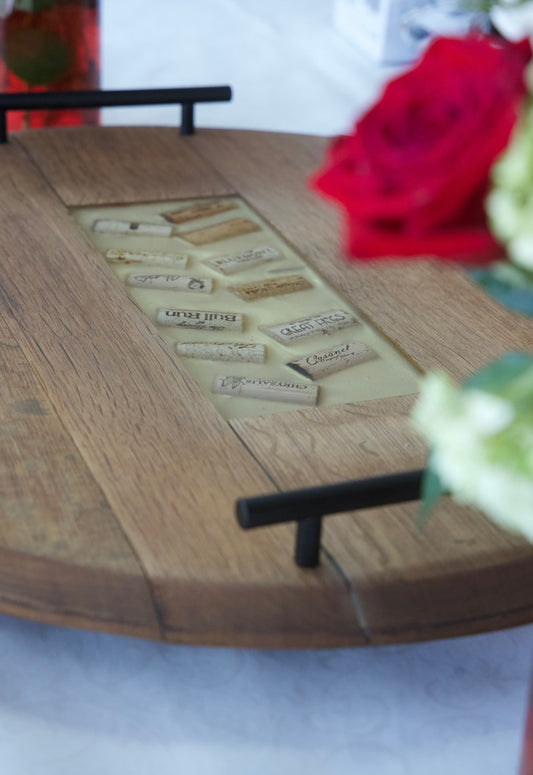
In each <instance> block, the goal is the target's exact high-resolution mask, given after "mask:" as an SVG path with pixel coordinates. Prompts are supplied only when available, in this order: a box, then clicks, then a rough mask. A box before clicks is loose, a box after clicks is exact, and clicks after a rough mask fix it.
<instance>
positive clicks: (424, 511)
mask: <svg viewBox="0 0 533 775" xmlns="http://www.w3.org/2000/svg"><path fill="white" fill-rule="evenodd" d="M443 493H444V487H443V486H442V482H441V480H440V478H439V475H438V474H437V473H436V471H435V470H434V469H433V468H432V466H431V460H430V461H429V464H428V467H427V468H426V470H425V472H424V476H423V477H422V488H421V497H420V501H421V503H420V508H419V511H418V516H417V520H416V523H417V525H418V527H419V528H423V527H424V526H425V525H426V523H427V522H428V520H429V518H430V516H431V513H432V511H433V509H434V508H435V506H436V504H437V501H438V500H439V498H440V497H441V495H443Z"/></svg>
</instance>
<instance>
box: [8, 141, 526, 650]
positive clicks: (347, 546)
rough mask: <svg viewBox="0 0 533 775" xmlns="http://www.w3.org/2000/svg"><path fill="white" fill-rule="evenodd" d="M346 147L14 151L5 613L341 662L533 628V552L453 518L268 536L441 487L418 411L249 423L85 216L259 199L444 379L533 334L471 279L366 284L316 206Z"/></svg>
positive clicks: (382, 521) (320, 414)
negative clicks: (307, 518)
mask: <svg viewBox="0 0 533 775" xmlns="http://www.w3.org/2000/svg"><path fill="white" fill-rule="evenodd" d="M324 145H325V141H324V140H322V139H319V138H312V137H302V136H295V135H276V134H267V133H255V132H239V131H200V132H198V133H197V134H196V135H195V136H193V137H189V138H183V137H179V135H178V133H177V131H176V130H174V129H153V128H105V129H92V128H83V129H63V130H59V129H58V130H43V131H38V132H33V133H25V134H19V135H16V136H15V137H13V138H12V139H11V140H10V142H9V145H7V146H3V147H1V148H0V164H1V169H2V186H1V187H0V212H1V213H2V216H1V220H0V245H1V260H0V278H1V290H0V326H1V336H0V359H1V365H2V372H1V377H0V440H1V444H0V610H2V611H3V612H5V613H9V614H14V615H17V616H24V617H28V618H34V619H39V620H42V621H47V622H56V623H60V624H65V625H74V626H80V627H88V628H95V629H100V630H107V631H111V632H118V633H127V634H132V635H138V636H142V637H148V638H155V639H165V640H168V641H173V642H179V643H198V644H220V645H234V646H258V647H264V646H274V647H283V646H298V647H328V646H346V645H359V644H366V643H376V644H377V643H390V642H399V641H408V640H417V639H428V638H434V637H443V636H451V635H460V634H466V633H472V632H478V631H483V630H490V629H495V628H499V627H505V626H511V625H517V624H522V623H526V622H529V621H531V620H532V619H533V584H531V580H532V574H533V549H532V548H531V547H530V546H528V545H527V544H526V543H525V542H523V541H521V540H520V539H518V538H514V537H512V536H509V535H507V534H505V533H503V532H501V531H500V530H498V529H497V528H496V527H494V526H493V525H492V524H490V523H489V522H488V521H487V520H486V519H485V518H484V517H483V516H481V515H480V514H478V513H476V512H474V511H471V510H467V509H459V508H457V507H456V506H454V505H452V504H451V503H449V502H443V503H442V505H441V506H440V508H439V510H438V512H437V513H436V514H435V516H434V517H433V519H432V520H431V521H430V523H429V525H428V527H427V528H426V529H425V530H424V531H419V530H418V529H417V528H416V527H415V525H414V516H415V512H416V505H415V504H404V505H401V506H394V507H387V508H382V509H374V510H369V511H364V512H357V513H353V514H345V515H342V516H334V517H330V518H328V519H327V520H326V521H325V530H324V535H323V547H322V557H321V565H320V567H319V568H318V569H316V570H302V569H299V568H297V567H296V566H295V565H294V563H293V561H292V551H293V533H294V530H293V528H292V527H290V526H280V527H276V528H269V529H262V530H258V531H254V532H250V533H245V532H243V531H241V530H240V529H239V527H238V526H237V524H236V521H235V501H236V500H237V499H238V498H239V497H245V496H252V495H258V494H263V493H269V492H275V491H276V490H281V491H282V490H286V489H291V488H295V487H306V486H313V485H317V484H323V483H333V482H338V481H342V480H345V479H355V478H362V477H368V476H374V475H381V474H385V473H390V472H394V471H403V470H409V469H413V468H420V467H422V466H423V465H424V463H425V459H426V450H425V449H424V447H423V445H422V443H421V442H420V440H419V439H418V438H417V436H416V434H415V433H413V431H412V429H411V427H410V424H409V412H410V410H411V407H412V404H413V400H414V397H413V396H403V397H400V398H389V399H379V400H370V401H364V402H361V403H351V404H345V405H339V406H334V407H327V408H325V409H320V408H316V409H315V408H311V409H305V410H303V411H291V412H288V413H283V414H277V415H271V416H262V417H254V418H248V419H240V420H230V421H226V420H224V419H222V417H221V416H220V415H219V414H218V413H217V412H216V410H215V409H214V408H213V406H212V405H211V404H210V402H209V401H207V400H206V399H205V397H204V396H203V394H202V393H201V392H200V390H199V389H198V387H197V385H196V384H195V382H194V380H192V378H191V377H190V376H189V374H188V372H187V371H186V370H185V369H183V368H182V367H181V366H180V363H179V362H178V361H177V360H176V359H175V358H171V357H170V356H169V352H168V348H167V346H166V345H165V343H164V342H163V340H162V339H161V338H160V336H159V335H158V332H157V329H156V327H155V326H154V325H153V324H152V323H151V321H150V320H149V319H148V318H147V317H146V316H145V315H144V314H143V313H142V312H141V311H140V310H139V309H138V308H137V307H136V306H135V305H134V304H133V303H132V302H131V300H130V299H129V298H128V297H127V295H126V294H125V292H124V290H123V288H122V287H121V285H120V283H119V282H118V281H117V278H116V277H115V275H114V274H113V272H112V271H111V269H110V268H109V266H107V265H106V263H105V261H104V259H103V257H102V255H101V254H100V253H99V252H98V251H97V250H96V249H95V248H94V247H93V246H92V244H91V243H90V241H89V240H88V238H87V236H86V235H85V234H84V233H83V232H82V231H81V229H80V228H79V227H78V226H77V225H76V224H75V223H74V222H73V219H72V217H71V216H70V214H69V208H73V207H78V206H82V205H100V204H119V203H132V202H145V201H156V200H161V201H162V202H164V201H170V200H177V199H191V198H194V197H205V196H218V195H227V194H238V195H240V196H242V197H243V198H244V199H245V200H246V201H247V202H248V203H249V204H250V205H251V206H252V207H254V208H255V209H256V210H257V211H258V212H259V213H260V214H261V215H262V217H263V218H264V219H266V220H267V221H268V222H269V223H270V224H271V225H272V226H273V227H274V228H275V229H276V230H278V231H279V232H280V233H281V235H282V236H283V237H284V238H285V239H286V240H287V241H288V242H289V243H290V244H291V245H292V246H294V247H295V249H296V250H297V251H298V252H299V253H300V254H301V255H302V256H303V257H304V258H305V259H306V260H307V261H308V262H309V263H310V264H311V265H312V266H314V267H315V268H316V269H317V271H319V272H320V273H321V274H322V275H323V276H324V277H325V278H326V279H327V280H328V281H329V282H330V284H331V285H332V286H333V287H334V288H336V289H338V290H339V291H340V293H341V294H342V295H343V296H344V298H345V299H346V300H347V302H348V303H353V304H354V306H355V307H356V308H357V309H358V310H359V311H360V312H361V313H362V314H363V316H365V317H366V319H367V320H369V321H370V322H371V323H372V324H373V325H374V327H375V328H376V329H377V330H378V331H379V332H380V333H381V335H382V336H384V337H385V338H386V339H388V340H389V342H391V343H392V344H393V345H394V346H395V347H396V348H397V349H398V350H399V351H400V352H401V353H402V354H403V355H404V356H405V358H407V359H408V360H409V361H410V362H411V364H413V365H414V366H415V367H416V368H417V369H419V370H420V371H421V372H424V371H426V370H429V369H436V368H439V369H445V370H446V371H447V372H449V373H450V374H451V375H453V376H454V377H456V378H459V379H461V378H464V377H465V376H467V375H468V374H470V373H471V372H472V371H473V370H475V369H477V368H478V367H480V366H481V365H483V364H485V363H486V362H488V361H489V360H491V359H493V358H495V357H497V356H498V355H500V354H503V353H504V352H506V351H508V350H510V349H529V350H531V349H532V347H533V325H532V323H531V321H528V320H527V319H525V318H522V317H519V316H516V315H513V314H511V313H509V312H506V311H505V310H504V309H502V308H501V307H500V306H499V305H497V304H496V303H495V302H493V301H491V300H490V299H488V298H487V297H486V296H485V294H484V293H483V292H482V291H481V290H479V288H477V287H476V286H475V285H474V284H473V283H472V282H470V281H469V279H468V278H467V277H466V275H465V274H464V273H462V272H461V271H458V270H455V269H451V268H448V267H444V266H442V265H436V264H432V263H429V262H424V263H417V262H410V263H409V262H402V263H390V264H387V265H385V264H379V265H377V264H376V265H372V266H361V267H360V266H357V267H354V266H347V265H345V264H343V263H342V262H341V261H340V260H339V259H338V258H337V256H336V254H337V249H338V223H337V217H336V215H335V213H334V212H333V210H332V208H330V207H327V206H326V205H324V204H323V203H322V202H320V201H319V200H318V199H316V198H315V197H314V196H312V195H311V194H309V193H308V192H307V190H306V187H305V180H306V177H307V175H308V174H309V173H310V172H311V171H313V170H314V169H315V168H316V166H317V165H318V163H319V162H320V160H321V158H322V154H323V150H324Z"/></svg>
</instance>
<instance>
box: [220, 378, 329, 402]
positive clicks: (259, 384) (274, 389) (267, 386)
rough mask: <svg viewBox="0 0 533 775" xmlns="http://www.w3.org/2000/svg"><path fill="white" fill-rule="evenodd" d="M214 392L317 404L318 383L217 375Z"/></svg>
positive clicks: (267, 399) (263, 399)
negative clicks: (308, 383) (310, 383)
mask: <svg viewBox="0 0 533 775" xmlns="http://www.w3.org/2000/svg"><path fill="white" fill-rule="evenodd" d="M212 390H213V393H217V394H219V395H224V396H239V397H241V398H255V399H258V400H260V401H281V402H283V403H286V404H303V405H305V406H316V402H317V400H318V385H304V384H302V383H300V382H287V381H286V380H282V379H266V378H262V377H226V376H218V377H215V379H214V382H213V388H212Z"/></svg>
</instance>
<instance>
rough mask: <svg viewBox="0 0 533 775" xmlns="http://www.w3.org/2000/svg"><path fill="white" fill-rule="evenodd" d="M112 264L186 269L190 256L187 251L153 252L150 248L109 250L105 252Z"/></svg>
mask: <svg viewBox="0 0 533 775" xmlns="http://www.w3.org/2000/svg"><path fill="white" fill-rule="evenodd" d="M105 257H106V260H107V261H109V263H110V264H151V265H154V266H172V267H174V268H176V269H184V268H185V267H186V266H187V262H188V260H189V256H188V255H186V254H185V253H182V254H178V253H176V254H174V253H153V252H151V251H148V250H114V249H113V250H108V251H107V252H106V254H105Z"/></svg>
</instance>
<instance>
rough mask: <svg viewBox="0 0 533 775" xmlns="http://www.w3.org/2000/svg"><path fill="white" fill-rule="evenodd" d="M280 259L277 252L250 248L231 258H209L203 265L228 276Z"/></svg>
mask: <svg viewBox="0 0 533 775" xmlns="http://www.w3.org/2000/svg"><path fill="white" fill-rule="evenodd" d="M281 258H283V256H282V254H281V253H280V252H279V250H276V249H275V248H270V247H268V246H263V247H259V248H251V250H246V251H245V252H244V253H238V254H237V255H233V256H217V257H216V258H209V259H208V260H207V261H204V264H206V265H207V266H210V267H211V268H212V269H216V270H217V272H222V274H226V275H228V274H235V273H236V272H243V271H244V270H245V269H250V268H251V267H254V266H259V265H261V264H265V263H267V262H270V261H279V260H280V259H281Z"/></svg>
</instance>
